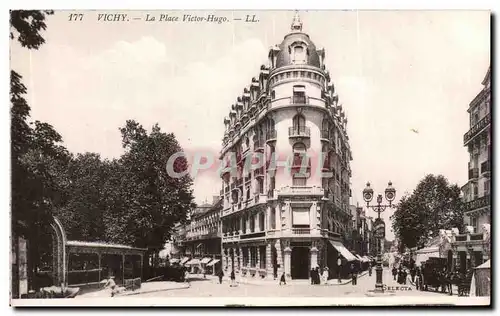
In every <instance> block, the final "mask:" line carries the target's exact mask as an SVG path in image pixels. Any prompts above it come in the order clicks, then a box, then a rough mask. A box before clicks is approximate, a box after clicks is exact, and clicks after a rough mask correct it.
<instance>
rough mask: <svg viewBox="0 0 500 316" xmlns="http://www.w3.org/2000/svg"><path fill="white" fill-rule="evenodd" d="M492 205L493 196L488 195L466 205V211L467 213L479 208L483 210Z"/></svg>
mask: <svg viewBox="0 0 500 316" xmlns="http://www.w3.org/2000/svg"><path fill="white" fill-rule="evenodd" d="M490 203H491V196H490V195H489V194H488V195H485V196H483V197H480V198H478V199H474V200H472V201H470V202H467V203H465V211H466V212H467V211H472V210H475V209H478V208H482V207H485V206H488V205H490Z"/></svg>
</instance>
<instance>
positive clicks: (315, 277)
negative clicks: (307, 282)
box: [314, 267, 321, 284]
mask: <svg viewBox="0 0 500 316" xmlns="http://www.w3.org/2000/svg"><path fill="white" fill-rule="evenodd" d="M320 277H321V272H320V271H319V267H316V268H315V269H314V279H315V280H316V282H315V284H320V283H321V281H320Z"/></svg>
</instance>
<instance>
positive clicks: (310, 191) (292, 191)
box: [278, 186, 325, 196]
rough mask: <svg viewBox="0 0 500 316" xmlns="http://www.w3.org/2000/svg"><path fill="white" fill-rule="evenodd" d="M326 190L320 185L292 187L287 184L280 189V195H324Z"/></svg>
mask: <svg viewBox="0 0 500 316" xmlns="http://www.w3.org/2000/svg"><path fill="white" fill-rule="evenodd" d="M324 194H325V193H324V190H323V189H322V188H320V187H293V186H292V187H290V186H286V187H284V188H281V190H279V191H278V195H280V196H296V195H311V196H323V195H324Z"/></svg>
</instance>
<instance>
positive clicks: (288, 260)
mask: <svg viewBox="0 0 500 316" xmlns="http://www.w3.org/2000/svg"><path fill="white" fill-rule="evenodd" d="M284 253H285V262H284V266H285V277H286V278H287V279H291V277H292V272H291V271H292V269H291V263H292V262H291V259H292V249H291V248H290V247H286V248H285V250H284Z"/></svg>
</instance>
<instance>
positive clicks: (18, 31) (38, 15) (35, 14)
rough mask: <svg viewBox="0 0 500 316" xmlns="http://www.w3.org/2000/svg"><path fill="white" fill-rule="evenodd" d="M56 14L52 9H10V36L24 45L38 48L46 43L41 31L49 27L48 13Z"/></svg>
mask: <svg viewBox="0 0 500 316" xmlns="http://www.w3.org/2000/svg"><path fill="white" fill-rule="evenodd" d="M51 14H54V11H52V10H44V11H40V10H12V11H10V26H11V30H10V38H11V39H17V41H18V42H19V43H20V44H21V46H23V47H27V48H28V49H38V48H39V47H40V46H41V45H42V44H44V43H45V39H44V38H43V36H42V34H41V31H44V30H45V29H46V28H47V25H46V24H45V19H46V16H47V15H51Z"/></svg>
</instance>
